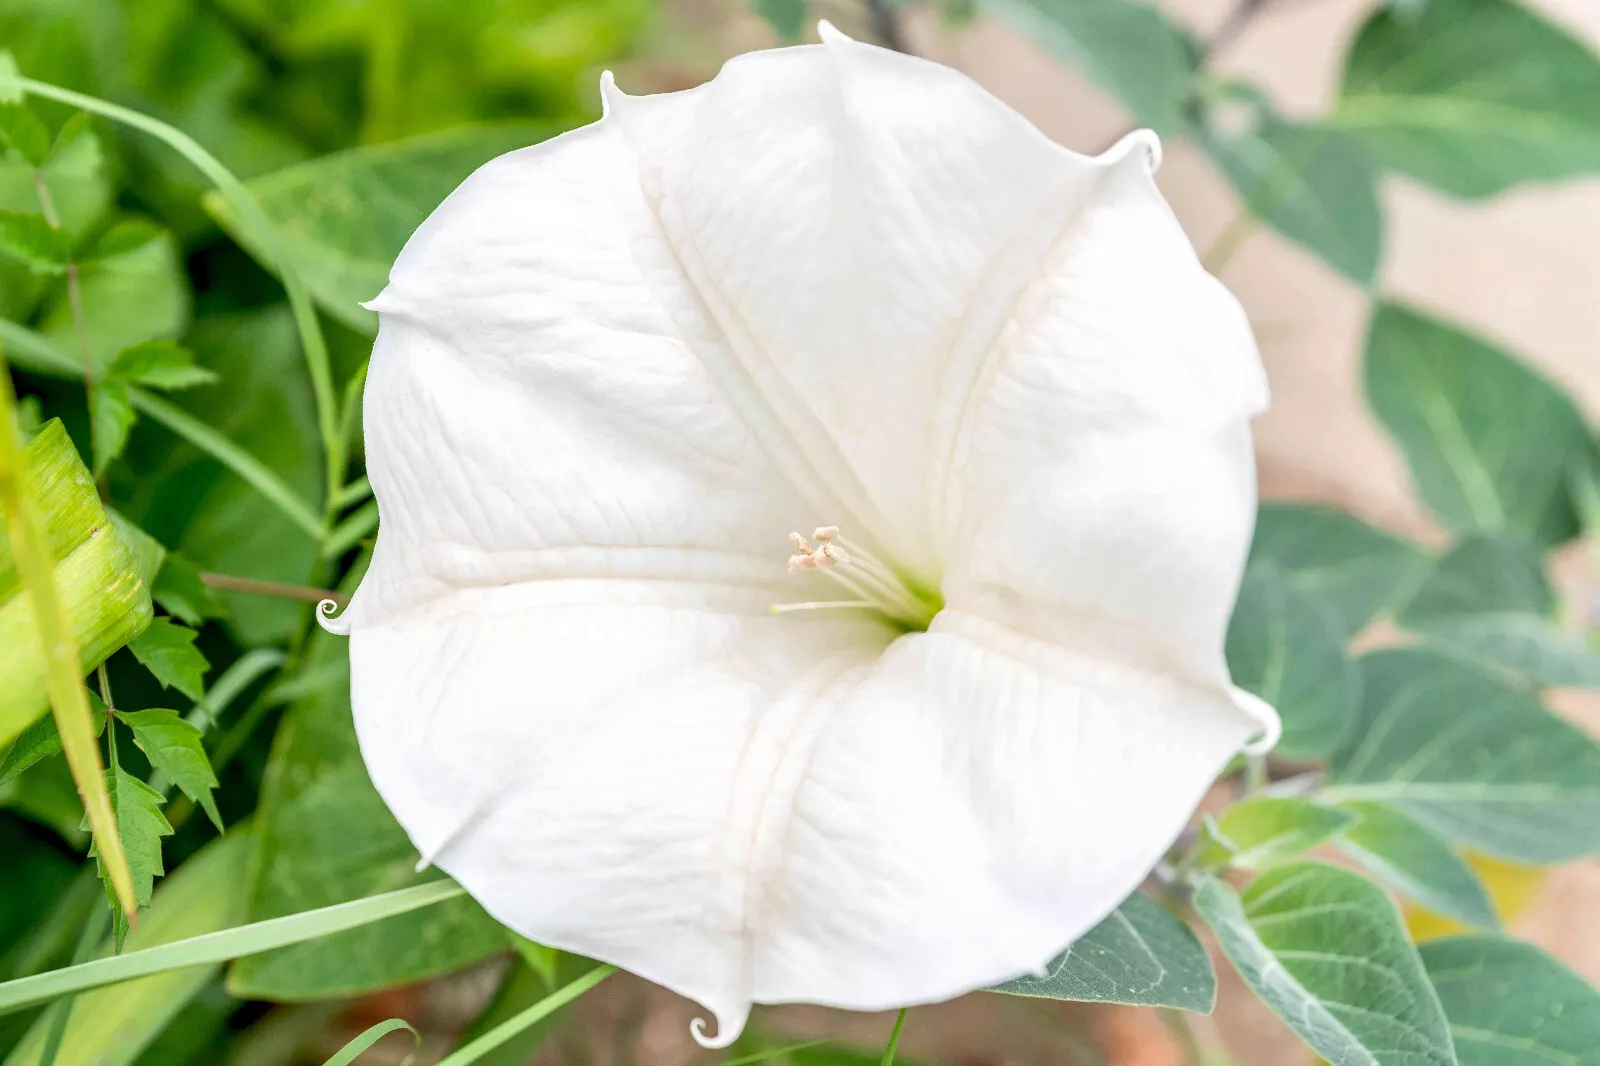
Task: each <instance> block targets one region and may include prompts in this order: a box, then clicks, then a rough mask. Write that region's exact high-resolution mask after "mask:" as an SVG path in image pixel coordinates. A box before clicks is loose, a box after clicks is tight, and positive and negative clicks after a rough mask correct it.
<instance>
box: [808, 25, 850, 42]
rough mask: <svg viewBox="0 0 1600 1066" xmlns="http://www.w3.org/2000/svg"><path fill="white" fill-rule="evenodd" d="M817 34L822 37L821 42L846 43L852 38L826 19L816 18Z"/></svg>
mask: <svg viewBox="0 0 1600 1066" xmlns="http://www.w3.org/2000/svg"><path fill="white" fill-rule="evenodd" d="M817 36H818V37H820V38H822V43H823V44H846V43H850V42H852V41H853V40H854V38H852V37H850V36H848V35H847V34H845V33H844V32H843V31H842V30H840V29H839V27H837V26H835V25H834V24H833V23H831V22H829V21H828V20H827V19H818V20H817Z"/></svg>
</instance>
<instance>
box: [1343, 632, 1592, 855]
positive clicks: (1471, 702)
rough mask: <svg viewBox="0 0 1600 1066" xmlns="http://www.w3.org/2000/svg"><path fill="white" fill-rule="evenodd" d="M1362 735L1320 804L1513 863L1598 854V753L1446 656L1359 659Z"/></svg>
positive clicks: (1524, 698) (1502, 683) (1536, 708)
mask: <svg viewBox="0 0 1600 1066" xmlns="http://www.w3.org/2000/svg"><path fill="white" fill-rule="evenodd" d="M1361 668H1362V677H1363V682H1364V691H1363V697H1362V712H1361V717H1362V721H1361V725H1360V727H1359V728H1358V729H1357V731H1356V732H1355V734H1354V740H1353V741H1352V742H1351V743H1350V745H1349V746H1347V747H1346V749H1345V750H1344V751H1342V752H1340V753H1339V755H1338V756H1337V757H1336V758H1335V759H1334V760H1333V764H1332V767H1331V769H1330V773H1329V781H1328V786H1327V788H1326V789H1325V791H1324V792H1323V796H1324V797H1325V798H1326V799H1327V800H1328V801H1329V802H1336V803H1344V802H1347V801H1351V800H1366V801H1374V802H1380V803H1385V804H1388V805H1390V806H1393V807H1395V808H1397V809H1399V810H1401V811H1402V812H1404V813H1405V814H1407V815H1409V816H1410V817H1412V818H1415V819H1416V820H1418V821H1419V822H1421V823H1422V824H1423V825H1425V826H1427V827H1428V828H1429V829H1431V830H1433V831H1434V832H1436V833H1439V834H1441V835H1442V836H1444V837H1445V839H1447V840H1452V841H1455V842H1457V843H1460V844H1464V845H1467V846H1469V847H1473V848H1477V849H1479V850H1482V851H1487V852H1490V853H1491V854H1495V855H1501V856H1504V857H1505V858H1508V859H1514V860H1517V861H1521V862H1532V863H1539V862H1560V861H1563V860H1565V859H1570V858H1576V857H1578V856H1580V855H1587V854H1590V853H1592V852H1595V851H1600V746H1597V745H1596V744H1595V742H1594V741H1592V740H1590V739H1589V738H1588V737H1587V736H1586V735H1585V734H1584V733H1582V732H1581V731H1579V730H1577V729H1574V728H1573V727H1572V726H1570V725H1568V724H1567V723H1566V722H1563V721H1562V720H1561V719H1559V718H1557V717H1555V716H1554V715H1552V714H1550V713H1549V712H1548V711H1546V710H1545V709H1544V707H1543V706H1542V705H1540V703H1539V701H1538V700H1537V699H1536V698H1535V697H1534V696H1533V695H1531V694H1530V693H1528V692H1527V691H1525V690H1523V689H1521V688H1519V687H1517V686H1515V685H1513V684H1512V683H1510V682H1509V681H1507V680H1504V679H1501V678H1498V677H1495V676H1492V675H1490V674H1488V673H1484V672H1481V671H1479V670H1476V669H1474V668H1473V667H1471V666H1469V665H1467V664H1465V663H1463V662H1461V661H1459V660H1457V659H1453V658H1451V657H1448V656H1445V655H1441V654H1439V653H1437V652H1430V651H1425V650H1420V649H1418V650H1411V649H1406V650H1393V651H1381V652H1377V653H1375V654H1372V655H1368V656H1366V657H1365V658H1363V659H1362V660H1361Z"/></svg>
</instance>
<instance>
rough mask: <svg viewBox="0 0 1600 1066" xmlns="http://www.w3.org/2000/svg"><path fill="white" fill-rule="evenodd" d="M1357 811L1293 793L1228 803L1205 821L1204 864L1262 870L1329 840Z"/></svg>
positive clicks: (1349, 823) (1349, 821)
mask: <svg viewBox="0 0 1600 1066" xmlns="http://www.w3.org/2000/svg"><path fill="white" fill-rule="evenodd" d="M1355 821H1356V817H1355V815H1353V814H1348V813H1346V812H1344V811H1341V810H1337V809H1335V808H1332V807H1324V806H1321V805H1320V804H1316V803H1312V802H1311V801H1310V800H1307V799H1301V798H1300V797H1298V796H1253V797H1251V798H1249V799H1246V800H1242V801H1240V802H1239V803H1235V804H1233V805H1232V806H1231V807H1229V808H1228V809H1227V810H1225V811H1223V812H1222V814H1221V815H1220V816H1218V817H1217V818H1216V819H1215V821H1213V822H1210V823H1209V824H1208V827H1207V828H1208V841H1207V843H1208V844H1209V845H1210V846H1211V847H1210V848H1208V849H1207V850H1208V851H1210V850H1212V849H1216V850H1215V851H1214V852H1213V853H1212V854H1210V855H1206V854H1202V860H1203V861H1204V862H1205V863H1206V864H1207V865H1215V866H1221V865H1224V864H1227V865H1232V866H1236V867H1238V868H1239V869H1241V870H1261V869H1265V868H1266V867H1268V866H1276V865H1278V864H1279V863H1283V862H1287V861H1288V860H1290V859H1293V858H1295V857H1296V856H1298V855H1300V854H1302V853H1304V852H1307V851H1310V850H1311V849H1312V848H1314V847H1316V846H1317V845H1318V844H1322V843H1324V842H1326V841H1328V840H1331V839H1332V838H1333V837H1334V836H1335V835H1337V834H1338V833H1339V832H1340V831H1341V830H1344V829H1346V828H1348V827H1349V826H1351V825H1353V824H1354V823H1355Z"/></svg>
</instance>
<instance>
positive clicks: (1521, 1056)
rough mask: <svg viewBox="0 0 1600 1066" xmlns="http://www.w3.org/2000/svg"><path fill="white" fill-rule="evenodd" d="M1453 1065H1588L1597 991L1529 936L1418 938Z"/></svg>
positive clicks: (1597, 1042) (1594, 1042)
mask: <svg viewBox="0 0 1600 1066" xmlns="http://www.w3.org/2000/svg"><path fill="white" fill-rule="evenodd" d="M1422 963H1423V965H1424V966H1426V967H1427V968H1428V977H1429V978H1430V979H1432V981H1433V987H1434V988H1435V989H1437V990H1438V993H1439V1000H1440V1002H1442V1003H1443V1004H1444V1013H1445V1016H1446V1017H1447V1018H1449V1019H1450V1029H1451V1031H1452V1032H1453V1033H1454V1034H1455V1044H1456V1060H1457V1062H1458V1063H1460V1066H1558V1064H1565V1063H1570V1064H1571V1066H1590V1064H1592V1063H1593V1062H1595V1061H1596V1052H1597V1051H1600V992H1596V991H1595V989H1594V988H1593V986H1591V985H1590V984H1589V983H1588V982H1587V981H1585V980H1584V979H1583V978H1581V977H1579V976H1578V975H1577V974H1575V973H1573V972H1572V971H1571V970H1569V969H1567V968H1566V967H1565V966H1563V965H1561V963H1559V962H1557V961H1556V960H1555V959H1553V958H1551V957H1550V956H1549V955H1547V954H1545V953H1544V952H1543V951H1540V950H1539V949H1538V948H1536V947H1534V946H1533V945H1532V944H1523V943H1519V942H1517V941H1515V940H1505V939H1503V938H1501V937H1496V936H1460V937H1449V938H1447V939H1444V940H1434V941H1430V942H1429V943H1426V944H1424V945H1422Z"/></svg>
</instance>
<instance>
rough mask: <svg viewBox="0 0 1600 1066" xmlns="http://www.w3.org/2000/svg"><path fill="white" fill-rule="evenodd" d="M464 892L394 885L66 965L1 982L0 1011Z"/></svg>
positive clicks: (266, 947) (452, 887)
mask: <svg viewBox="0 0 1600 1066" xmlns="http://www.w3.org/2000/svg"><path fill="white" fill-rule="evenodd" d="M463 894H464V890H463V889H462V888H461V886H460V885H458V884H456V883H455V882H454V881H450V880H440V881H429V882H428V883H427V884H425V885H413V886H412V887H410V888H401V889H396V890H395V891H393V892H384V893H382V894H380V895H376V896H368V897H367V898H366V899H357V900H351V901H350V902H349V903H336V904H334V905H333V906H331V907H320V908H318V909H316V910H312V911H302V912H301V913H299V914H290V915H286V916H285V917H282V918H271V919H268V920H267V921H264V922H252V923H251V924H249V925H240V926H235V927H234V928H232V929H223V930H220V931H218V932H215V933H206V934H205V935H203V936H196V937H189V938H188V939H186V940H175V941H173V942H172V943H170V944H162V945H161V946H160V947H154V948H146V949H144V950H143V951H130V952H128V953H127V954H125V955H115V956H112V957H111V958H106V959H96V960H95V961H93V962H86V963H83V964H82V965H80V966H67V967H64V968H63V969H59V970H50V971H47V972H45V973H41V974H36V975H35V976H33V977H24V978H21V979H20V980H16V981H7V982H5V983H4V984H0V1014H5V1013H7V1012H9V1011H14V1010H21V1009H22V1008H24V1007H31V1006H33V1005H34V1004H36V1003H43V1002H45V1001H47V1000H51V999H55V998H56V997H58V996H65V995H71V994H72V993H75V992H82V991H83V990H85V989H88V988H99V987H100V986H101V985H110V984H115V983H117V982H118V981H129V980H132V979H133V978H135V977H148V976H149V975H150V974H153V973H165V972H166V971H168V970H178V969H182V968H183V967H185V966H199V965H202V964H207V963H214V962H227V961H229V960H230V959H237V958H242V957H243V956H245V955H255V954H257V953H258V952H262V951H271V950H272V949H273V948H281V947H284V946H285V945H288V944H299V943H303V942H304V941H307V940H316V939H317V938H318V937H324V936H329V935H331V934H333V933H340V932H343V931H344V930H346V929H355V928H357V927H358V926H363V925H371V924H372V923H373V922H379V921H382V920H383V919H385V918H391V917H393V916H394V915H396V914H405V913H406V912H408V911H414V910H417V909H419V908H421V907H429V906H432V905H433V904H435V903H443V902H444V901H445V900H447V899H455V898H456V897H457V896H460V895H463Z"/></svg>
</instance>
